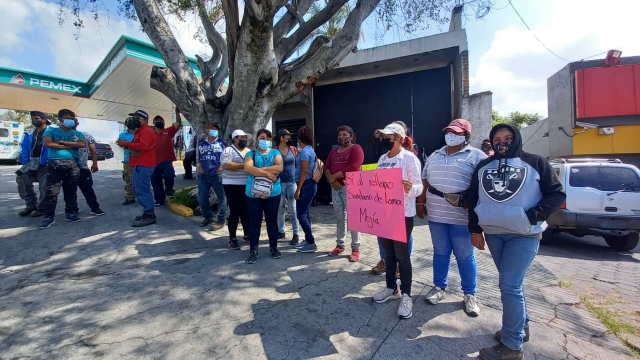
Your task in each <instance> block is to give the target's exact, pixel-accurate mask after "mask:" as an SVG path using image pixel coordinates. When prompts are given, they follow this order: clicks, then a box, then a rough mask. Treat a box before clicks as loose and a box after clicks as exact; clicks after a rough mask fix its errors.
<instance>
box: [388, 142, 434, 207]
mask: <svg viewBox="0 0 640 360" xmlns="http://www.w3.org/2000/svg"><path fill="white" fill-rule="evenodd" d="M388 154H389V153H386V154H384V155H382V156H381V157H380V159H379V160H378V169H394V168H400V169H402V179H403V180H408V181H410V182H411V183H412V184H413V186H411V190H409V193H405V194H404V216H405V217H414V216H416V198H417V197H418V196H420V194H422V190H423V189H424V186H423V185H422V179H421V178H420V160H418V158H417V157H416V156H415V155H414V154H413V153H412V152H410V151H407V150H405V149H402V150H400V152H399V153H398V155H396V156H394V157H388ZM403 191H404V189H403Z"/></svg>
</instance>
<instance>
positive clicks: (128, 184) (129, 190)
mask: <svg viewBox="0 0 640 360" xmlns="http://www.w3.org/2000/svg"><path fill="white" fill-rule="evenodd" d="M132 171H133V169H132V168H131V166H129V163H126V162H123V163H122V180H124V199H125V200H135V199H136V196H135V195H134V194H133V185H132V181H133V172H132Z"/></svg>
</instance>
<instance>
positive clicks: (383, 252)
mask: <svg viewBox="0 0 640 360" xmlns="http://www.w3.org/2000/svg"><path fill="white" fill-rule="evenodd" d="M381 239H382V238H380V237H378V249H380V259H385V258H386V257H387V252H386V251H384V247H382V241H380V240H381ZM407 245H408V246H409V256H411V252H412V251H413V234H411V235H409V243H408V244H407Z"/></svg>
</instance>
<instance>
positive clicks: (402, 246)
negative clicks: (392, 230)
mask: <svg viewBox="0 0 640 360" xmlns="http://www.w3.org/2000/svg"><path fill="white" fill-rule="evenodd" d="M404 225H405V228H406V231H407V239H409V237H411V231H413V217H405V218H404ZM380 242H381V244H382V247H383V248H384V251H385V253H386V255H387V258H386V259H385V260H384V262H385V263H386V264H387V274H386V280H387V287H388V288H389V289H395V288H396V266H399V267H400V291H401V292H402V293H403V294H407V295H409V296H411V277H412V273H411V257H410V256H409V243H408V242H404V243H403V242H400V241H395V240H389V239H385V238H380Z"/></svg>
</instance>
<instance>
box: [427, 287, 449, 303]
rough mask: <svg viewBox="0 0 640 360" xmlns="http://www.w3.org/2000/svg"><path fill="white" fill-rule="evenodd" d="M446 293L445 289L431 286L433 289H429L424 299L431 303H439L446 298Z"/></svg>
mask: <svg viewBox="0 0 640 360" xmlns="http://www.w3.org/2000/svg"><path fill="white" fill-rule="evenodd" d="M445 295H446V294H445V290H444V289H440V288H439V287H437V286H434V287H432V288H431V290H429V292H428V293H427V295H426V296H425V298H424V299H425V301H426V302H428V303H429V304H431V305H438V303H439V302H440V300H442V299H444V297H445Z"/></svg>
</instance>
